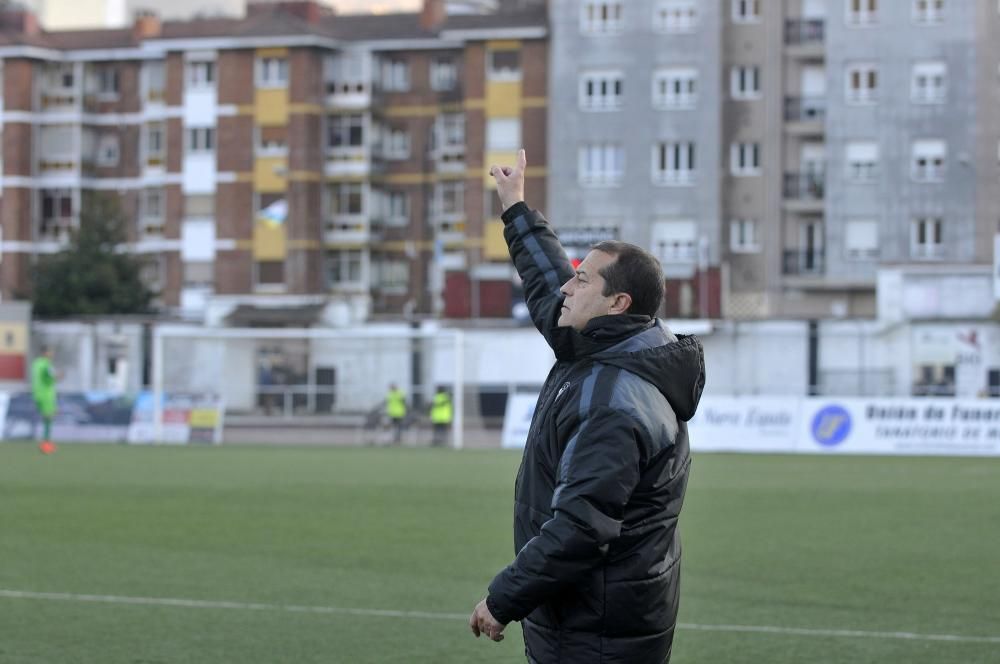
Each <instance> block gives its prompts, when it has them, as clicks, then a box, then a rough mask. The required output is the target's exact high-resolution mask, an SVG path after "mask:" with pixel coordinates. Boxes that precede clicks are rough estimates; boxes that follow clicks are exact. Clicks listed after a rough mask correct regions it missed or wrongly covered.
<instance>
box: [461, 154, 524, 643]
mask: <svg viewBox="0 0 1000 664" xmlns="http://www.w3.org/2000/svg"><path fill="white" fill-rule="evenodd" d="M521 165H522V166H523V165H524V150H522V151H521ZM514 202H515V203H516V202H517V201H514ZM504 627H506V625H504V624H501V623H498V622H497V621H496V618H494V617H493V614H492V613H490V610H489V609H488V608H486V600H485V599H484V600H483V601H481V602H480V603H479V604H476V609H475V611H473V612H472V616H471V617H470V618H469V629H471V630H472V633H473V634H475V635H476V638H477V639H478V638H479V635H480V634H485V635H486V636H488V637H490V638H491V639H493V640H494V641H503V634H501V632H503V630H504Z"/></svg>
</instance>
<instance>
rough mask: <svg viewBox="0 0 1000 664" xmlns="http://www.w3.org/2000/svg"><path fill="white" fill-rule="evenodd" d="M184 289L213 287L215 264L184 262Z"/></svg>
mask: <svg viewBox="0 0 1000 664" xmlns="http://www.w3.org/2000/svg"><path fill="white" fill-rule="evenodd" d="M182 278H183V280H184V288H207V289H211V288H212V286H213V285H215V263H214V262H212V261H184V274H183V276H182Z"/></svg>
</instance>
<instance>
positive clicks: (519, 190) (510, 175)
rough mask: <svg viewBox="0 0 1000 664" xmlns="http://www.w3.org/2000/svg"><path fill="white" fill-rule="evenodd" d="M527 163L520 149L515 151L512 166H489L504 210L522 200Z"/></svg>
mask: <svg viewBox="0 0 1000 664" xmlns="http://www.w3.org/2000/svg"><path fill="white" fill-rule="evenodd" d="M527 164H528V160H527V158H526V157H525V156H524V150H523V149H521V150H518V152H517V165H516V166H514V167H513V168H511V167H510V166H490V175H492V176H493V179H495V180H496V181H497V194H498V195H499V196H500V204H501V205H502V206H503V209H504V211H506V210H507V209H508V208H509V207H510V206H512V205H514V203H520V202H521V201H523V200H524V169H525V166H527Z"/></svg>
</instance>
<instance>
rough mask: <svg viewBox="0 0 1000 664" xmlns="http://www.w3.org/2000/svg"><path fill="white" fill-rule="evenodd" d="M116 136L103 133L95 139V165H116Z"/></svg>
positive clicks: (117, 155)
mask: <svg viewBox="0 0 1000 664" xmlns="http://www.w3.org/2000/svg"><path fill="white" fill-rule="evenodd" d="M118 151H119V145H118V136H117V135H115V134H105V135H103V136H101V137H100V139H98V141H97V165H98V166H103V167H105V168H108V167H111V166H117V165H118V157H119V154H118Z"/></svg>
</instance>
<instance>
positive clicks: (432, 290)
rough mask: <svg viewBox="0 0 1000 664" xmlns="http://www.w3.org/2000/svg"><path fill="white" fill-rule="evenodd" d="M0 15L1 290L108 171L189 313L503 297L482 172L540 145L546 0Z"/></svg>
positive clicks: (270, 315) (362, 308) (483, 308)
mask: <svg viewBox="0 0 1000 664" xmlns="http://www.w3.org/2000/svg"><path fill="white" fill-rule="evenodd" d="M523 5H527V6H523ZM3 25H4V30H3V32H2V34H0V59H2V68H3V69H2V72H3V104H2V108H3V113H2V116H0V117H2V120H0V122H2V124H0V130H2V132H3V139H4V140H3V154H2V157H3V177H2V181H0V187H2V189H0V213H2V225H0V229H2V236H0V290H2V295H3V297H5V298H8V297H11V296H13V295H14V294H17V293H24V292H26V291H27V290H28V289H29V288H30V282H29V268H30V265H31V264H32V262H33V261H34V260H35V259H36V257H37V256H38V255H40V254H44V253H46V252H52V251H57V250H58V249H59V248H60V247H62V246H64V244H65V242H66V240H67V238H68V235H69V232H70V230H71V229H72V228H74V227H75V226H76V225H78V224H79V218H80V211H81V206H82V205H83V204H84V202H85V200H86V197H87V194H88V193H89V192H92V191H106V192H113V193H116V194H118V195H119V197H120V200H121V202H122V208H123V211H124V212H125V215H126V217H127V218H128V220H129V245H128V249H129V250H131V251H134V252H137V253H139V254H142V255H143V256H144V257H146V258H147V259H148V262H149V265H150V266H151V267H150V270H149V275H148V277H149V280H150V281H151V282H152V283H153V285H154V286H156V287H157V288H158V290H160V291H161V292H162V304H163V305H164V307H166V308H167V309H168V310H172V311H176V312H179V313H181V314H183V315H185V316H188V317H192V318H196V319H197V318H200V319H205V320H208V321H209V322H218V321H228V322H231V323H236V324H247V325H253V324H264V323H268V322H270V323H275V322H277V323H281V322H282V321H287V322H296V323H309V322H315V321H317V320H319V319H321V318H323V317H325V318H326V320H330V319H331V317H332V318H333V319H336V320H343V321H350V320H363V319H365V318H368V317H370V316H372V315H378V314H388V315H394V316H399V315H403V314H408V315H448V316H459V317H461V316H504V317H506V316H509V315H510V308H511V290H512V288H511V270H510V266H509V265H508V262H509V259H508V258H507V256H506V249H505V246H504V243H503V239H502V233H501V229H502V224H501V222H500V221H499V214H498V212H497V211H496V209H495V208H496V205H495V204H494V203H493V202H492V200H491V198H490V197H489V181H488V176H487V175H486V170H487V168H488V164H489V163H490V162H492V161H503V162H510V161H511V160H512V159H513V156H514V153H515V150H516V149H517V147H519V146H520V144H521V142H522V141H525V142H530V143H533V144H538V145H544V144H545V141H546V138H545V129H546V118H547V110H546V104H547V100H546V99H547V92H546V84H547V81H546V77H545V71H546V69H545V63H546V61H547V25H546V17H545V12H544V9H539V8H534V7H533V6H531V5H530V3H518V4H517V7H516V8H507V9H506V10H505V11H500V12H498V13H494V14H473V13H466V14H462V15H448V14H447V12H446V10H445V3H444V2H442V1H440V0H428V1H427V2H425V3H424V7H423V10H422V11H421V12H420V13H415V14H389V15H380V16H375V15H353V16H349V15H345V16H338V15H335V14H333V13H331V12H329V10H327V9H325V8H324V7H322V6H321V5H320V4H318V3H316V2H313V1H311V0H290V1H288V2H277V3H275V2H268V3H264V2H261V3H251V4H250V5H249V7H248V12H247V16H246V17H245V18H240V19H210V20H197V21H190V22H163V21H161V20H159V19H158V18H157V17H156V16H154V15H151V14H140V15H138V16H137V18H136V20H135V23H134V25H133V26H131V27H130V28H127V29H121V30H92V31H69V32H51V33H49V32H44V31H42V30H40V29H39V27H38V25H37V21H36V20H35V18H34V17H33V16H32V15H31V14H30V13H27V12H24V11H8V12H6V13H4V14H3ZM535 157H536V158H535V159H534V161H533V166H534V168H533V169H532V171H530V172H529V177H528V183H527V187H528V189H529V191H530V192H532V195H533V196H534V198H535V199H537V200H540V201H544V196H545V191H546V186H545V177H546V170H547V169H546V162H545V158H544V153H540V154H538V155H535ZM493 197H494V198H495V195H494V196H493ZM280 309H285V310H287V312H288V315H287V316H283V315H282V314H281V312H280Z"/></svg>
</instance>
